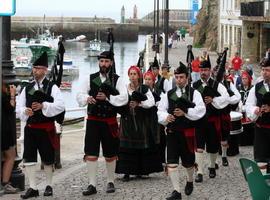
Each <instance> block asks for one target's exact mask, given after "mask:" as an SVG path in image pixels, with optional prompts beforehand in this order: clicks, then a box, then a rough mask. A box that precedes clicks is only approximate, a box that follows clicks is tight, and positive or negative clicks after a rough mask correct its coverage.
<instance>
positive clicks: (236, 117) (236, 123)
mask: <svg viewBox="0 0 270 200" xmlns="http://www.w3.org/2000/svg"><path fill="white" fill-rule="evenodd" d="M230 116H231V131H230V135H236V134H240V133H242V132H243V127H242V122H241V120H242V113H240V112H235V111H231V112H230Z"/></svg>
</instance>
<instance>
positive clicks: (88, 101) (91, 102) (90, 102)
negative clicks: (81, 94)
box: [87, 96, 96, 104]
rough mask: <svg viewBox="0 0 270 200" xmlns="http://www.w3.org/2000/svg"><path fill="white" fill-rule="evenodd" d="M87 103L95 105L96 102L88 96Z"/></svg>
mask: <svg viewBox="0 0 270 200" xmlns="http://www.w3.org/2000/svg"><path fill="white" fill-rule="evenodd" d="M87 103H89V104H96V100H95V98H94V97H92V96H89V97H88V98H87Z"/></svg>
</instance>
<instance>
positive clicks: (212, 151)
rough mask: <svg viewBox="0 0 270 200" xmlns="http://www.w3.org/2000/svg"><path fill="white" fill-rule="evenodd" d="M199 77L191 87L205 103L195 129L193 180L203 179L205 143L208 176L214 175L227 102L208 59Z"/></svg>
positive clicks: (203, 64) (201, 66)
mask: <svg viewBox="0 0 270 200" xmlns="http://www.w3.org/2000/svg"><path fill="white" fill-rule="evenodd" d="M200 76H201V79H200V80H198V81H197V82H195V83H193V88H195V89H196V90H198V91H199V92H200V93H201V94H202V96H203V100H204V103H205V105H206V115H205V116H204V117H203V118H202V119H201V120H199V123H198V124H199V127H197V129H196V140H197V150H196V163H197V165H198V171H197V176H196V178H195V182H202V181H203V160H204V158H203V151H204V149H205V145H206V152H207V153H208V154H209V157H210V168H209V177H210V178H215V177H216V169H215V162H216V159H217V155H218V151H219V147H220V142H221V137H222V134H221V120H220V119H221V118H220V115H221V109H223V108H225V107H226V106H227V105H228V102H229V94H228V93H227V89H226V88H225V87H224V86H223V85H222V84H221V83H218V82H216V81H215V80H213V79H212V78H211V65H210V63H209V60H205V61H203V62H201V64H200Z"/></svg>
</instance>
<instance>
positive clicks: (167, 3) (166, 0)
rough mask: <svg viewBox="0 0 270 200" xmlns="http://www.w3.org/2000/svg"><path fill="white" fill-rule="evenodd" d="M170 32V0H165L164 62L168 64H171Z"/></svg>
mask: <svg viewBox="0 0 270 200" xmlns="http://www.w3.org/2000/svg"><path fill="white" fill-rule="evenodd" d="M168 33H169V0H165V9H164V34H165V41H164V42H165V50H164V64H166V65H167V66H168V65H169V60H168Z"/></svg>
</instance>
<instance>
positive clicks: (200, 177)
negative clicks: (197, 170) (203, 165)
mask: <svg viewBox="0 0 270 200" xmlns="http://www.w3.org/2000/svg"><path fill="white" fill-rule="evenodd" d="M195 182H196V183H201V182H203V175H202V174H197V175H196V177H195Z"/></svg>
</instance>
